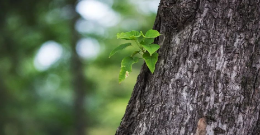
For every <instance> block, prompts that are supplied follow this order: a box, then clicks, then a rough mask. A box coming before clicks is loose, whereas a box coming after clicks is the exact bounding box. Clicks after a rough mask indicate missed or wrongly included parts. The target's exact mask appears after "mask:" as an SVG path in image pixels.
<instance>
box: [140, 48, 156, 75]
mask: <svg viewBox="0 0 260 135" xmlns="http://www.w3.org/2000/svg"><path fill="white" fill-rule="evenodd" d="M143 58H144V61H145V63H146V65H147V66H148V68H149V69H150V71H151V72H152V73H153V72H154V69H155V64H156V62H157V61H158V53H156V52H155V53H154V54H153V55H152V56H151V55H150V54H149V53H148V52H145V53H144V54H143Z"/></svg>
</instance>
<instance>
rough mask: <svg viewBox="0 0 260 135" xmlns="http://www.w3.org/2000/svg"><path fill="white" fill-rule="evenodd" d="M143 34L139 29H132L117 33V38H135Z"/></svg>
mask: <svg viewBox="0 0 260 135" xmlns="http://www.w3.org/2000/svg"><path fill="white" fill-rule="evenodd" d="M140 36H141V33H139V32H138V31H135V30H132V31H130V32H122V33H117V39H119V38H120V39H126V40H135V39H137V38H138V37H140Z"/></svg>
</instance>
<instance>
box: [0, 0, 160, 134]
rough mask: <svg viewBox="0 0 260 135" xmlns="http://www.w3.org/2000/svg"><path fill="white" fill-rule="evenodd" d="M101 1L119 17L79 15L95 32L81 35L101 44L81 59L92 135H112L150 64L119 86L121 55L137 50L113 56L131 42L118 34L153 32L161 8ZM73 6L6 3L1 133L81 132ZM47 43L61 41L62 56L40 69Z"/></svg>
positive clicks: (1, 26) (63, 0) (1, 18)
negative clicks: (102, 19)
mask: <svg viewBox="0 0 260 135" xmlns="http://www.w3.org/2000/svg"><path fill="white" fill-rule="evenodd" d="M99 2H101V3H103V4H104V5H106V6H107V7H109V8H110V9H111V10H112V11H114V12H115V13H116V14H117V15H118V17H119V21H118V22H117V23H116V24H115V25H113V26H102V25H101V24H99V23H97V22H96V21H93V20H86V19H84V18H80V19H79V20H78V22H80V21H81V22H87V23H86V24H89V25H83V27H94V28H87V29H94V30H95V31H91V32H89V31H88V32H82V31H83V30H82V31H80V30H78V31H80V32H79V33H80V38H79V39H84V38H89V39H95V40H97V42H98V45H99V48H100V49H99V53H98V55H97V56H94V57H89V58H87V57H80V60H81V62H82V63H83V69H84V77H85V78H86V82H85V84H86V88H82V89H84V90H86V95H85V98H84V99H85V100H84V109H85V115H86V117H85V118H84V119H82V121H84V122H85V123H87V125H86V134H89V135H111V134H114V133H115V131H116V129H117V127H118V126H119V123H120V121H121V118H122V117H123V114H124V111H125V108H126V105H127V103H128V100H129V98H130V96H131V93H132V89H133V87H134V84H135V82H136V78H137V75H138V73H139V72H140V68H141V65H142V64H143V63H142V62H139V63H138V64H136V65H134V67H133V71H132V73H131V76H129V77H128V78H127V81H125V82H123V83H122V84H118V72H119V71H120V61H121V58H122V57H125V56H129V55H130V53H131V50H129V52H127V53H118V54H117V55H118V57H114V58H113V59H109V58H108V55H109V52H110V51H112V49H113V48H115V47H116V46H117V45H118V44H122V43H124V41H118V40H117V39H116V33H118V32H124V31H130V30H133V29H135V30H138V31H147V30H148V29H151V28H152V26H153V22H154V19H155V12H144V11H143V10H142V9H141V8H140V7H142V6H143V5H140V1H137V0H135V1H130V0H99ZM144 2H145V3H151V2H153V3H156V2H157V3H158V1H156V2H154V1H152V0H146V1H144ZM143 8H147V7H144V6H143ZM73 10H74V7H73V5H72V4H71V0H53V1H51V0H37V1H35V0H3V1H0V11H1V12H0V112H1V115H0V135H74V134H75V132H74V130H75V129H74V128H75V126H74V125H76V123H75V121H74V120H73V119H74V117H75V116H73V115H75V114H74V104H73V102H74V94H75V93H74V90H73V86H72V77H73V74H72V73H73V72H72V71H71V70H72V69H71V55H72V51H73V49H74V48H73V45H71V36H72V35H73V34H75V33H73V31H72V30H71V28H73V27H75V28H76V27H77V25H78V23H76V24H75V23H72V22H73V21H72V18H73V17H74V16H75V12H73ZM145 10H148V9H145ZM90 24H93V25H90ZM78 29H84V28H82V27H79V28H78ZM102 30H103V31H102ZM47 41H53V42H55V43H58V44H59V45H60V46H61V47H62V55H61V57H60V58H59V59H58V60H57V61H55V62H54V63H53V64H51V66H50V67H48V68H45V69H37V66H36V65H35V61H36V56H37V55H38V53H39V50H40V48H41V47H42V45H43V44H44V43H46V42H47ZM119 42H120V43H119ZM50 53H55V52H50ZM45 55H46V56H48V55H52V54H45Z"/></svg>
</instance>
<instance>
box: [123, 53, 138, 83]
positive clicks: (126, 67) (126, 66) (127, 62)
mask: <svg viewBox="0 0 260 135" xmlns="http://www.w3.org/2000/svg"><path fill="white" fill-rule="evenodd" d="M137 62H138V58H137V57H125V58H124V59H123V60H122V62H121V70H120V73H119V83H121V82H122V81H123V80H124V79H125V78H126V77H128V76H129V73H130V72H132V65H133V64H134V63H137Z"/></svg>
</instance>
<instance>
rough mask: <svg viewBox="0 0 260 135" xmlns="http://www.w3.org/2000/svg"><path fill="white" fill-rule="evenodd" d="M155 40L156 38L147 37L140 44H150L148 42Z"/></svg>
mask: <svg viewBox="0 0 260 135" xmlns="http://www.w3.org/2000/svg"><path fill="white" fill-rule="evenodd" d="M153 42H154V38H145V39H143V40H142V41H141V42H140V44H143V45H148V44H152V43H153Z"/></svg>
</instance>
